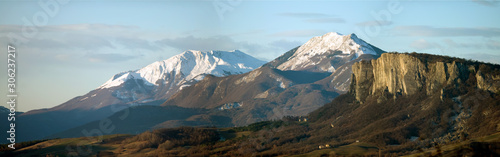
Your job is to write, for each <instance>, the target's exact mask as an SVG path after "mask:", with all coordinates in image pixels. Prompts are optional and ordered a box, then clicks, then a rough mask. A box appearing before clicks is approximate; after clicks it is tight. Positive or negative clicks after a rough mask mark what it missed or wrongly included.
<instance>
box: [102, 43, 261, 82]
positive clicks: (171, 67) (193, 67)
mask: <svg viewBox="0 0 500 157" xmlns="http://www.w3.org/2000/svg"><path fill="white" fill-rule="evenodd" d="M262 64H264V62H263V61H260V60H258V59H255V58H253V57H252V56H249V55H247V54H245V53H243V52H241V51H238V50H234V51H231V52H226V51H209V52H202V51H194V50H190V51H185V52H183V53H182V54H179V55H176V56H174V57H172V58H170V59H167V60H163V61H158V62H154V63H153V64H150V65H148V66H146V67H144V68H142V69H139V70H136V71H129V72H123V73H119V74H116V75H115V76H113V77H112V78H111V79H110V80H109V81H107V82H106V83H104V84H103V85H101V86H100V87H99V88H111V87H115V86H119V85H121V84H123V83H124V82H125V81H126V80H129V79H140V80H143V81H144V83H145V84H147V85H154V86H160V85H162V84H168V83H169V82H175V83H176V85H187V84H186V83H187V82H190V81H193V80H195V81H199V80H201V79H203V77H204V75H206V74H211V75H215V76H219V77H220V76H227V75H233V74H242V73H246V72H248V71H251V70H253V69H255V68H258V67H259V66H261V65H262ZM171 74H175V76H177V77H173V78H171V77H169V76H172V75H171ZM159 80H163V81H160V82H158V81H159ZM181 87H184V86H181Z"/></svg>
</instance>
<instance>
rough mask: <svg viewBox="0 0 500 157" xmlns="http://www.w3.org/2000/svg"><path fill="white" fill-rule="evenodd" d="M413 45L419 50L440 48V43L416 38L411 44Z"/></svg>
mask: <svg viewBox="0 0 500 157" xmlns="http://www.w3.org/2000/svg"><path fill="white" fill-rule="evenodd" d="M410 46H411V47H413V48H416V49H417V50H428V49H434V48H440V45H439V44H437V43H434V42H428V41H427V40H424V39H419V40H415V41H413V42H412V43H411V44H410Z"/></svg>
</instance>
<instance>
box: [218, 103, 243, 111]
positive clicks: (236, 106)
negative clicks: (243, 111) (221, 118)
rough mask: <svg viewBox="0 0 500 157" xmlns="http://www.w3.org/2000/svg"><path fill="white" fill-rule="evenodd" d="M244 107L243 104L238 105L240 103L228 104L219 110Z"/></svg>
mask: <svg viewBox="0 0 500 157" xmlns="http://www.w3.org/2000/svg"><path fill="white" fill-rule="evenodd" d="M241 106H243V103H238V102H233V103H227V104H224V105H222V106H220V107H219V110H228V109H233V108H239V107H241Z"/></svg>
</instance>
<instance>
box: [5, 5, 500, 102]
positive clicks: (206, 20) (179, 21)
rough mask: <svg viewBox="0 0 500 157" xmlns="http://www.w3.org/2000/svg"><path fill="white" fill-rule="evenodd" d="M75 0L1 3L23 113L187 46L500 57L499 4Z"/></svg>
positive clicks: (257, 53) (259, 53) (266, 55)
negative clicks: (346, 43)
mask: <svg viewBox="0 0 500 157" xmlns="http://www.w3.org/2000/svg"><path fill="white" fill-rule="evenodd" d="M66 1H67V2H65V1H62V0H61V2H60V1H56V0H42V1H31V0H25V1H14V0H2V1H0V43H1V45H2V46H3V47H6V45H7V44H8V43H14V45H15V46H16V47H17V48H18V58H17V60H18V69H17V70H18V94H19V98H18V99H19V103H18V110H21V111H28V110H31V109H39V108H48V107H52V106H56V105H59V104H61V103H63V102H65V101H67V100H69V99H71V98H73V97H75V96H78V95H83V94H85V93H87V92H88V91H90V90H92V89H95V88H97V87H98V86H100V85H101V84H102V83H104V82H105V81H106V80H108V79H109V78H110V77H111V76H113V75H114V74H116V73H119V72H122V71H128V70H135V69H139V68H141V67H144V66H146V65H148V64H150V63H152V62H154V61H158V60H164V59H167V58H169V57H171V56H173V55H176V54H179V53H181V52H183V51H185V50H189V49H194V50H233V49H239V50H242V51H244V52H246V53H248V54H250V55H252V56H254V57H257V58H259V59H262V60H266V61H269V60H272V59H274V58H275V57H278V56H279V55H281V54H282V53H284V52H286V51H288V50H289V49H291V48H293V47H295V46H299V45H301V44H303V43H305V42H306V41H307V40H309V39H310V38H312V37H314V36H320V35H322V34H325V33H327V32H339V33H341V34H350V33H355V34H357V35H358V37H360V38H362V39H364V40H365V41H368V42H369V43H371V44H373V45H375V46H377V47H379V48H381V49H383V50H386V51H399V52H412V51H416V52H422V53H431V54H440V55H449V56H455V57H462V58H468V59H475V60H480V61H484V62H492V63H497V64H498V63H500V20H498V15H500V8H499V7H500V6H499V5H500V4H498V1H496V0H470V1H449V0H446V1H438V2H435V1H419V0H414V1H381V0H378V1H345V0H342V1H238V0H236V1H225V0H221V1H210V0H206V1H194V0H191V1H180V0H179V1H158V0H154V1H135V0H128V1H125V2H117V1H112V0H110V1H97V0H85V1H77V0H73V1H68V0H66ZM39 3H41V4H42V5H40V4H39ZM44 3H45V4H55V5H49V6H48V7H44V6H45V5H43V4H44ZM44 8H45V9H44ZM47 8H48V9H47ZM47 10H48V11H47ZM44 15H45V16H44ZM36 24H38V25H39V26H34V25H36ZM28 26H34V27H28ZM32 28H35V29H36V31H33V29H32ZM23 31H24V33H25V34H23ZM30 33H31V34H30ZM12 34H14V35H17V36H20V37H23V39H25V40H23V41H22V42H14V41H13V40H11V39H13V38H14V37H13V35H12ZM16 39H17V38H16ZM4 54H5V53H4ZM0 60H1V62H0V63H1V65H4V66H6V63H5V61H6V55H0ZM6 79H7V78H6V75H1V80H3V81H2V82H6ZM5 87H6V86H2V93H3V95H6V88H5ZM5 99H6V98H4V100H5Z"/></svg>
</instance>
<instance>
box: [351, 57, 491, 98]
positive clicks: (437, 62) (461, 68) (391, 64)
mask: <svg viewBox="0 0 500 157" xmlns="http://www.w3.org/2000/svg"><path fill="white" fill-rule="evenodd" d="M494 66H498V65H491V64H485V63H478V62H472V61H466V60H463V59H458V58H448V57H446V58H445V57H442V56H434V55H425V54H415V53H412V54H401V53H385V54H382V56H381V57H380V58H378V59H376V60H370V61H362V62H357V63H355V64H354V65H353V66H352V71H353V74H352V81H351V89H350V92H351V93H352V94H354V95H355V97H356V100H357V101H359V102H361V103H363V102H364V101H365V100H366V98H367V97H368V96H370V95H375V94H383V93H388V94H390V95H392V96H394V97H397V96H401V95H406V96H407V95H413V94H416V93H417V92H425V93H426V94H427V95H432V94H436V93H438V94H442V95H443V89H444V88H445V87H447V88H454V87H458V85H460V84H465V81H469V82H470V81H472V82H473V86H475V87H477V88H479V89H482V90H486V91H490V92H493V93H498V92H499V91H500V74H499V73H498V72H497V71H498V68H495V67H494ZM491 69H494V70H493V71H492V70H491ZM495 70H496V71H495ZM469 79H470V80H469Z"/></svg>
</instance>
